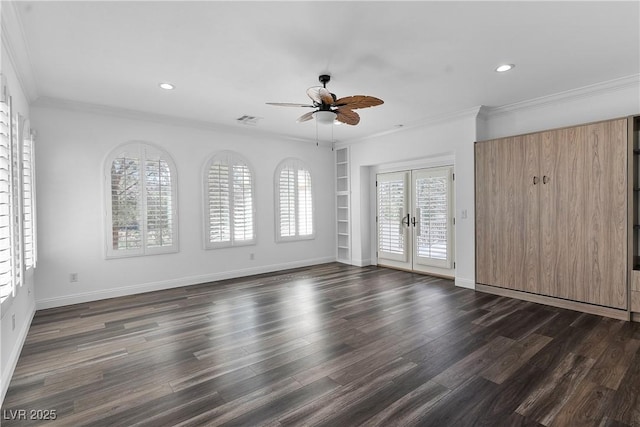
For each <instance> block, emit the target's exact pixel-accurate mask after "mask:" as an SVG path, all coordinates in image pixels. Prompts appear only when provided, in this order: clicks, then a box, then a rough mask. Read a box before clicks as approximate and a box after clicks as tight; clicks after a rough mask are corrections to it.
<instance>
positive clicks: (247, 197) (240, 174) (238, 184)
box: [232, 164, 254, 242]
mask: <svg viewBox="0 0 640 427" xmlns="http://www.w3.org/2000/svg"><path fill="white" fill-rule="evenodd" d="M232 170H233V240H234V241H236V242H243V241H251V240H253V236H254V233H253V182H252V179H251V170H249V167H248V166H247V165H245V164H234V165H233V169H232Z"/></svg>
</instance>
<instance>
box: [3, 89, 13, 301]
mask: <svg viewBox="0 0 640 427" xmlns="http://www.w3.org/2000/svg"><path fill="white" fill-rule="evenodd" d="M11 185H12V179H11V121H10V108H9V103H8V99H5V100H2V102H0V303H2V302H4V301H5V300H7V298H9V297H10V296H12V295H13V292H14V289H13V283H14V280H13V279H14V278H13V257H12V252H13V241H12V232H11V227H12V220H11V218H12V192H11Z"/></svg>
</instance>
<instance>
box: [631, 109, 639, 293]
mask: <svg viewBox="0 0 640 427" xmlns="http://www.w3.org/2000/svg"><path fill="white" fill-rule="evenodd" d="M628 138H629V143H630V148H631V151H632V152H633V154H634V156H633V158H631V159H629V167H630V169H631V173H630V180H631V182H630V183H629V186H630V187H631V191H630V192H629V197H630V198H631V200H630V201H629V215H630V218H629V222H630V224H631V225H632V227H633V229H632V230H630V232H629V235H630V237H629V252H630V254H629V256H630V264H631V266H630V268H631V270H640V116H635V117H630V118H629V134H628ZM636 291H640V289H636Z"/></svg>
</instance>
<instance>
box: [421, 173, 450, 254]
mask: <svg viewBox="0 0 640 427" xmlns="http://www.w3.org/2000/svg"><path fill="white" fill-rule="evenodd" d="M448 195H449V174H448V171H440V172H432V173H431V174H430V176H424V177H421V178H418V179H417V180H416V195H415V196H416V209H417V211H416V213H417V215H416V217H417V218H416V219H417V220H418V223H419V224H420V228H419V232H418V233H417V238H418V245H417V248H418V256H419V257H424V258H433V259H439V260H446V259H447V243H448V242H447V240H448V224H449V197H448Z"/></svg>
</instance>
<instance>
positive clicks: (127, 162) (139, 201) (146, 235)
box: [105, 142, 178, 257]
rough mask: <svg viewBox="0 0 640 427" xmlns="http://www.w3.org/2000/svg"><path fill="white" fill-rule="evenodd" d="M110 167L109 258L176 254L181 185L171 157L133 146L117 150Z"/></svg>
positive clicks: (148, 147) (146, 148)
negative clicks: (179, 188)
mask: <svg viewBox="0 0 640 427" xmlns="http://www.w3.org/2000/svg"><path fill="white" fill-rule="evenodd" d="M107 165H108V166H107V167H108V168H109V169H108V172H105V173H106V174H107V179H108V186H109V187H108V188H109V190H108V191H109V192H110V194H111V199H110V200H109V202H110V209H109V211H108V213H107V223H108V233H109V234H110V235H109V237H108V239H109V241H110V244H109V245H108V246H107V257H121V256H133V255H152V254H160V253H169V252H177V250H178V239H177V236H178V234H177V227H176V221H177V206H176V188H177V184H176V176H175V166H174V164H173V162H172V161H171V158H170V157H169V155H168V154H167V153H166V152H164V151H163V150H162V149H159V148H156V147H154V146H153V145H150V144H145V143H138V142H134V143H128V144H124V145H122V146H120V147H118V148H117V149H116V151H114V153H113V154H112V156H111V157H109V158H108V163H107Z"/></svg>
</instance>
